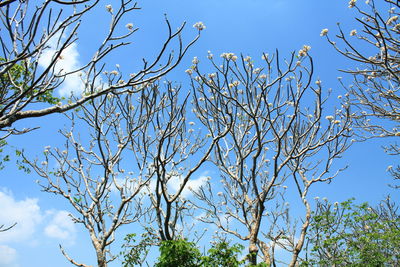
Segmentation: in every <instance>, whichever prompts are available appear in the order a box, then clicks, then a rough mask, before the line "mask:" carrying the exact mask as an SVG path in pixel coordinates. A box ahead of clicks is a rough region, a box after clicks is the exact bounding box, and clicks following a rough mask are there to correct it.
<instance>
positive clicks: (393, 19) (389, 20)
mask: <svg viewBox="0 0 400 267" xmlns="http://www.w3.org/2000/svg"><path fill="white" fill-rule="evenodd" d="M398 18H399V16H393V17H390V18H389V19H388V20H387V22H386V24H387V25H390V24H392V23H394V22H395V21H397V19H398Z"/></svg>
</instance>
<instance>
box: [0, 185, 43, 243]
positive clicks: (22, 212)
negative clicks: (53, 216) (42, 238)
mask: <svg viewBox="0 0 400 267" xmlns="http://www.w3.org/2000/svg"><path fill="white" fill-rule="evenodd" d="M0 210H1V213H0V225H3V224H4V226H5V227H7V226H11V225H12V224H14V223H17V225H15V226H14V227H13V228H12V229H10V230H8V231H5V232H2V233H1V234H0V243H6V242H21V241H26V240H29V239H30V238H31V237H32V235H33V234H34V233H35V232H36V229H37V226H38V224H40V223H41V222H42V220H43V216H42V214H41V210H40V207H39V205H38V199H36V198H26V199H25V200H19V201H18V200H15V199H14V196H13V195H12V193H11V192H10V191H8V190H3V191H0Z"/></svg>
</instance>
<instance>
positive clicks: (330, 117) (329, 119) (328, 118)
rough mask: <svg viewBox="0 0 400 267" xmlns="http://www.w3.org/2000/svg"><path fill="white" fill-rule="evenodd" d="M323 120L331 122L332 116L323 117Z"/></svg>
mask: <svg viewBox="0 0 400 267" xmlns="http://www.w3.org/2000/svg"><path fill="white" fill-rule="evenodd" d="M325 119H327V120H328V121H331V120H333V116H331V115H328V116H326V117H325Z"/></svg>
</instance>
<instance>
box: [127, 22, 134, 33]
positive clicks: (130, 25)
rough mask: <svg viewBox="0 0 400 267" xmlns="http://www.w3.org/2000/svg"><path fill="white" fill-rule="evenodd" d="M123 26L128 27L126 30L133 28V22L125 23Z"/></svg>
mask: <svg viewBox="0 0 400 267" xmlns="http://www.w3.org/2000/svg"><path fill="white" fill-rule="evenodd" d="M125 27H126V28H128V30H130V31H132V30H133V24H132V23H128V24H126V25H125Z"/></svg>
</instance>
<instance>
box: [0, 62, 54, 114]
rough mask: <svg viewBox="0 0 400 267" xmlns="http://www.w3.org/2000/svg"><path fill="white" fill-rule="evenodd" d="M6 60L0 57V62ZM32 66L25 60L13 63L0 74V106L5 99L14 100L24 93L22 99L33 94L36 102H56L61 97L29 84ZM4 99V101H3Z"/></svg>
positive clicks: (3, 103)
mask: <svg viewBox="0 0 400 267" xmlns="http://www.w3.org/2000/svg"><path fill="white" fill-rule="evenodd" d="M4 62H6V60H5V59H4V58H2V57H0V64H1V63H4ZM31 70H32V66H30V65H29V64H28V63H26V62H20V63H19V64H18V63H16V64H13V65H12V66H11V67H10V68H9V69H8V70H7V71H6V72H4V73H2V74H0V99H2V100H1V102H0V108H1V107H3V106H4V105H5V104H7V100H8V99H9V100H14V99H16V98H18V97H19V96H21V95H22V94H25V96H24V97H22V99H27V98H29V97H32V96H34V100H35V101H36V102H42V103H49V104H52V105H54V104H56V103H58V102H59V101H60V100H61V98H58V97H55V96H54V92H53V90H43V89H42V88H33V87H30V86H29V82H30V80H31V76H32V71H31ZM4 101H5V102H4Z"/></svg>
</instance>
